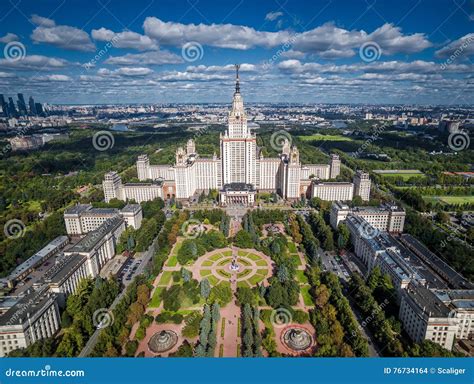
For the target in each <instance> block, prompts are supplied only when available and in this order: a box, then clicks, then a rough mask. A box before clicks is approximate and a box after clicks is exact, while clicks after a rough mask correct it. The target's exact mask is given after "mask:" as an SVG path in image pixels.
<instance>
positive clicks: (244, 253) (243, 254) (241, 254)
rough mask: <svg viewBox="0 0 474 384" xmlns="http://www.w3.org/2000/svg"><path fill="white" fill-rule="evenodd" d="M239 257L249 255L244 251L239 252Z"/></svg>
mask: <svg viewBox="0 0 474 384" xmlns="http://www.w3.org/2000/svg"><path fill="white" fill-rule="evenodd" d="M237 255H239V256H246V255H247V252H244V251H237Z"/></svg>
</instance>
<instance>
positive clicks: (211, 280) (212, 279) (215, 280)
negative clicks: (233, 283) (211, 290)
mask: <svg viewBox="0 0 474 384" xmlns="http://www.w3.org/2000/svg"><path fill="white" fill-rule="evenodd" d="M207 280H209V284H211V285H212V286H214V285H217V284H218V283H219V281H220V280H219V279H218V278H217V277H215V276H214V275H209V276H208V277H207Z"/></svg>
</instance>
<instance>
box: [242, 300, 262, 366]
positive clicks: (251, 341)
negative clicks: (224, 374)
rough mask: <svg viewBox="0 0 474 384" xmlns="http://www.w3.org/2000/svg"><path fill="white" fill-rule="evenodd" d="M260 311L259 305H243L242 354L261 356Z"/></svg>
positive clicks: (244, 355)
mask: <svg viewBox="0 0 474 384" xmlns="http://www.w3.org/2000/svg"><path fill="white" fill-rule="evenodd" d="M259 320H260V311H259V309H258V307H251V306H250V304H248V303H247V304H245V305H244V306H243V307H242V335H243V337H242V356H243V357H261V356H262V351H261V346H262V336H261V334H260V326H259Z"/></svg>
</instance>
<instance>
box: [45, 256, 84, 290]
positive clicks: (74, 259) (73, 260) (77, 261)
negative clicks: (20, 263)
mask: <svg viewBox="0 0 474 384" xmlns="http://www.w3.org/2000/svg"><path fill="white" fill-rule="evenodd" d="M85 260H86V256H82V255H79V254H77V253H74V254H72V255H68V256H65V257H64V258H63V259H62V260H61V261H60V262H59V263H57V264H55V265H54V266H53V267H52V268H51V269H50V270H49V271H48V272H46V274H45V275H44V281H45V282H47V283H53V284H57V283H60V282H62V280H63V279H64V278H65V277H66V276H68V275H69V274H70V273H72V272H74V271H75V270H76V269H77V267H78V266H79V265H81V264H82V263H84V261H85Z"/></svg>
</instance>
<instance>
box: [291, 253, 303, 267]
mask: <svg viewBox="0 0 474 384" xmlns="http://www.w3.org/2000/svg"><path fill="white" fill-rule="evenodd" d="M290 256H291V257H292V258H294V259H295V261H296V266H297V267H299V266H300V265H301V259H300V255H298V254H297V253H292V254H291V255H290Z"/></svg>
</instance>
